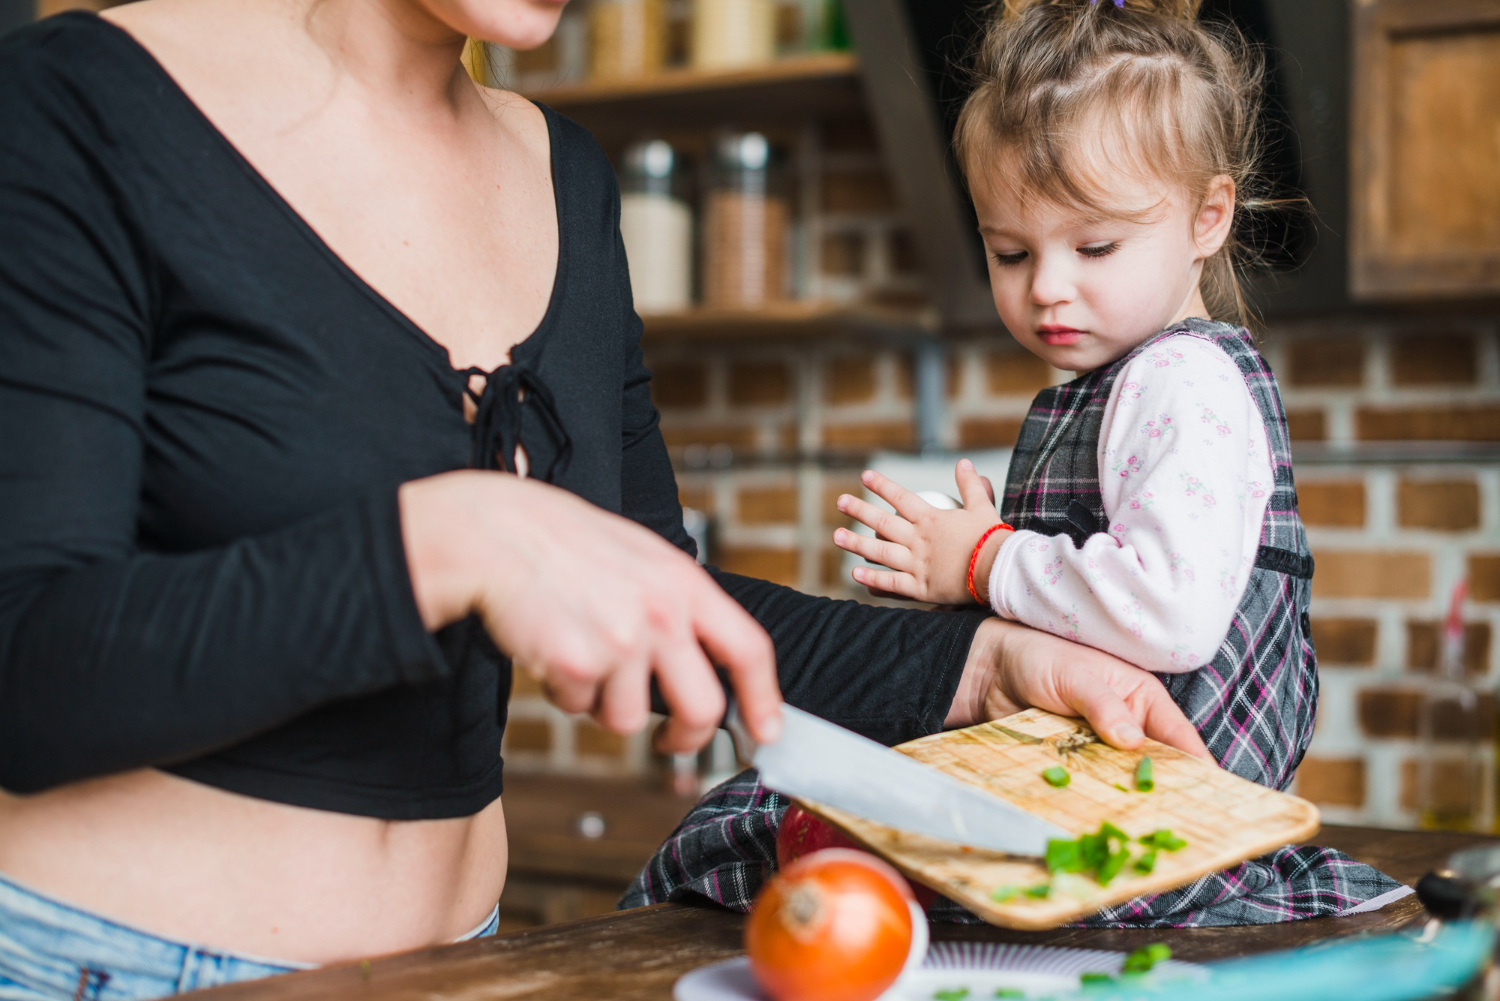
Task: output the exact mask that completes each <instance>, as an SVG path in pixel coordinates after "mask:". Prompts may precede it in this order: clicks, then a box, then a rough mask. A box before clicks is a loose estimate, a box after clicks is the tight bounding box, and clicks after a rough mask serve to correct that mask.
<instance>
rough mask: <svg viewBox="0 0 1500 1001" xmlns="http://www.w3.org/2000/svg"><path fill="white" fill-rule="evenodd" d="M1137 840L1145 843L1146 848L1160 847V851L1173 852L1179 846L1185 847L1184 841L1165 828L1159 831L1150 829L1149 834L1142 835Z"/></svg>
mask: <svg viewBox="0 0 1500 1001" xmlns="http://www.w3.org/2000/svg"><path fill="white" fill-rule="evenodd" d="M1139 840H1140V842H1141V844H1143V845H1145V846H1146V847H1147V848H1160V849H1161V850H1162V851H1167V852H1175V851H1177V850H1178V849H1179V848H1186V847H1187V842H1186V841H1184V840H1183V839H1182V838H1179V837H1178V836H1177V835H1175V834H1173V833H1172V832H1171V831H1170V830H1169V829H1167V828H1162V829H1161V830H1159V831H1152V832H1151V833H1150V834H1146V835H1142V836H1141V838H1140V839H1139Z"/></svg>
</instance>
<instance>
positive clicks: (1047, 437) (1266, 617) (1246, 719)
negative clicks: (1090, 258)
mask: <svg viewBox="0 0 1500 1001" xmlns="http://www.w3.org/2000/svg"><path fill="white" fill-rule="evenodd" d="M1178 334H1188V335H1190V336H1193V337H1198V338H1202V339H1203V340H1206V341H1208V342H1209V343H1211V344H1214V345H1216V346H1218V347H1219V348H1220V349H1222V350H1223V351H1224V352H1225V353H1226V354H1227V355H1229V357H1230V358H1231V359H1232V360H1233V361H1234V363H1235V364H1236V365H1237V366H1238V367H1239V370H1240V372H1241V373H1242V374H1243V375H1244V377H1245V385H1246V386H1247V387H1248V388H1249V390H1250V395H1251V397H1252V398H1253V399H1254V400H1255V403H1256V406H1257V408H1258V409H1259V410H1260V416H1261V419H1262V420H1263V421H1264V422H1265V426H1266V441H1267V444H1268V445H1269V446H1270V449H1271V464H1272V468H1273V469H1274V472H1275V477H1276V482H1275V486H1274V488H1273V490H1272V493H1271V497H1270V499H1269V501H1268V502H1267V504H1266V513H1265V519H1264V522H1263V524H1262V527H1261V548H1260V552H1259V553H1258V554H1257V559H1256V566H1255V568H1254V569H1253V570H1252V571H1251V575H1250V580H1249V582H1248V583H1247V584H1246V587H1245V594H1244V597H1243V598H1242V599H1241V600H1240V604H1239V607H1238V608H1237V609H1236V611H1235V615H1234V620H1233V622H1232V624H1231V625H1230V628H1229V633H1228V635H1227V636H1225V638H1224V642H1223V643H1222V644H1221V645H1220V647H1219V650H1218V653H1217V654H1216V655H1215V657H1214V659H1213V661H1212V662H1210V663H1208V664H1206V665H1204V666H1203V667H1200V668H1197V669H1196V670H1193V671H1188V672H1186V673H1183V674H1163V675H1158V677H1160V678H1161V680H1162V682H1163V683H1164V684H1165V685H1166V686H1167V691H1169V692H1170V693H1171V694H1172V698H1173V699H1174V700H1175V701H1176V702H1177V704H1178V705H1179V706H1180V707H1182V711H1183V712H1184V713H1186V714H1187V717H1188V718H1189V719H1190V720H1192V721H1193V725H1194V726H1196V727H1197V728H1198V734H1199V735H1200V736H1201V737H1202V738H1203V742H1204V743H1205V744H1207V745H1208V749H1209V750H1210V751H1212V752H1213V755H1214V757H1215V758H1217V759H1218V761H1219V763H1220V764H1221V765H1223V766H1224V767H1225V768H1226V769H1227V770H1229V771H1231V772H1234V773H1235V774H1236V775H1239V776H1242V777H1244V778H1247V779H1250V780H1251V781H1252V782H1259V783H1260V784H1262V785H1266V786H1270V787H1272V788H1274V789H1285V788H1286V787H1287V786H1288V785H1289V784H1290V783H1291V781H1292V774H1293V772H1295V770H1296V768H1297V765H1298V763H1299V762H1301V760H1302V755H1303V753H1304V752H1305V751H1306V750H1307V744H1308V741H1310V740H1311V739H1312V732H1313V718H1314V715H1315V713H1316V711H1317V701H1318V675H1317V663H1316V659H1315V657H1314V654H1313V647H1312V638H1311V624H1310V622H1309V620H1308V617H1307V609H1308V603H1309V600H1310V598H1311V578H1312V555H1311V553H1309V552H1308V548H1307V536H1306V533H1304V532H1303V530H1302V520H1301V519H1300V518H1299V517H1298V516H1297V490H1296V487H1295V485H1294V484H1293V482H1292V456H1291V442H1290V439H1289V436H1288V434H1287V428H1286V413H1285V411H1284V410H1283V409H1282V407H1281V394H1280V393H1279V392H1278V391H1277V388H1276V377H1275V376H1274V375H1272V374H1271V370H1270V368H1269V367H1268V366H1267V365H1266V362H1265V359H1264V358H1262V357H1261V355H1260V352H1259V351H1257V350H1256V349H1255V345H1254V343H1253V342H1252V341H1251V339H1250V334H1249V332H1248V331H1246V330H1244V329H1242V328H1239V327H1232V326H1230V325H1228V324H1225V323H1214V322H1211V321H1207V320H1199V319H1190V320H1185V321H1183V322H1182V323H1181V324H1179V325H1177V326H1175V327H1172V328H1171V329H1169V330H1165V331H1163V332H1161V333H1160V334H1157V335H1156V336H1155V337H1153V338H1151V339H1150V340H1148V341H1146V343H1144V344H1142V345H1141V346H1140V347H1138V348H1136V349H1135V350H1134V351H1132V352H1131V353H1130V354H1128V355H1126V356H1125V357H1124V358H1121V359H1120V360H1119V361H1117V362H1114V363H1113V364H1111V365H1106V366H1104V367H1103V368H1099V369H1095V370H1094V371H1092V372H1090V373H1088V374H1087V375H1083V376H1080V377H1079V378H1077V379H1074V380H1073V381H1072V382H1069V383H1065V384H1064V385H1061V386H1053V387H1052V388H1050V389H1044V390H1042V392H1041V393H1039V394H1037V397H1036V399H1035V400H1034V401H1033V402H1032V404H1031V411H1030V412H1029V413H1028V414H1027V415H1026V421H1025V423H1024V424H1023V425H1022V427H1021V434H1020V438H1019V440H1018V441H1017V442H1016V450H1015V453H1014V454H1013V455H1012V456H1011V461H1010V472H1009V474H1008V476H1007V477H1006V483H1005V499H1004V501H1003V503H1002V506H1001V511H1002V514H1003V516H1004V518H1005V520H1006V521H1008V522H1010V523H1011V524H1012V525H1014V526H1016V528H1020V529H1029V530H1031V531H1034V532H1040V533H1042V534H1045V535H1068V536H1070V537H1071V538H1072V539H1073V542H1074V543H1075V544H1076V545H1080V546H1081V545H1082V544H1083V542H1084V540H1085V539H1086V538H1088V536H1090V535H1092V534H1094V533H1096V532H1102V531H1104V530H1105V528H1106V526H1107V525H1108V520H1107V517H1106V513H1105V511H1104V502H1103V500H1102V499H1101V497H1100V494H1099V461H1098V449H1099V437H1100V432H1101V429H1102V426H1103V421H1104V410H1105V405H1106V404H1107V403H1108V402H1109V397H1110V390H1111V389H1112V388H1113V387H1114V384H1115V379H1116V378H1117V377H1118V375H1119V374H1120V371H1121V370H1122V369H1123V368H1124V367H1125V364H1126V363H1127V362H1128V361H1130V360H1131V359H1132V358H1134V357H1135V356H1136V355H1137V354H1140V353H1141V352H1142V351H1145V350H1146V349H1147V348H1148V347H1150V346H1151V345H1153V344H1155V343H1157V342H1158V341H1160V340H1162V339H1163V338H1166V337H1171V336H1173V335H1178Z"/></svg>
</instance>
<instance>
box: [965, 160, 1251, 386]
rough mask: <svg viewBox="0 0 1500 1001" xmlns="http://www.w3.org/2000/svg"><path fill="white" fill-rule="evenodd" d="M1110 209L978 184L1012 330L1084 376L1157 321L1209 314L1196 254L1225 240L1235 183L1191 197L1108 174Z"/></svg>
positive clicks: (993, 268)
mask: <svg viewBox="0 0 1500 1001" xmlns="http://www.w3.org/2000/svg"><path fill="white" fill-rule="evenodd" d="M1110 197H1111V202H1112V204H1113V205H1114V206H1115V208H1116V211H1114V212H1111V213H1110V214H1109V215H1106V216H1102V217H1100V216H1091V215H1090V214H1088V213H1085V212H1083V211H1080V210H1077V209H1071V208H1067V207H1065V206H1060V205H1057V204H1054V203H1052V202H1049V201H1046V200H1043V199H1040V198H1037V197H1036V196H1034V195H1032V196H1026V195H1023V194H1020V193H1018V192H1017V191H1016V190H1015V189H1014V188H1011V187H1009V186H1008V185H1006V184H1004V183H1003V182H1001V183H995V184H988V185H975V189H974V206H975V209H976V210H977V212H978V215H979V231H980V234H981V235H982V236H983V237H984V245H985V251H986V256H987V258H988V260H989V273H990V288H991V290H992V291H993V292H994V296H995V307H996V308H997V309H998V310H999V311H1000V318H1001V319H1002V320H1003V321H1005V326H1006V328H1007V329H1009V330H1010V332H1011V335H1012V336H1013V337H1015V339H1016V340H1017V341H1019V342H1020V343H1021V344H1022V346H1023V347H1025V348H1026V349H1027V350H1029V351H1030V352H1032V353H1033V354H1035V355H1037V356H1038V357H1040V358H1042V359H1044V360H1045V361H1046V362H1047V363H1048V364H1049V365H1051V366H1053V367H1054V368H1060V369H1065V370H1067V371H1071V372H1087V371H1090V370H1092V369H1095V368H1098V367H1099V366H1101V365H1107V364H1109V363H1110V362H1112V361H1114V360H1116V359H1117V358H1120V357H1122V356H1124V355H1126V354H1128V353H1129V352H1130V351H1131V349H1132V348H1134V347H1135V346H1136V345H1138V344H1140V343H1141V342H1143V341H1145V340H1146V339H1147V338H1148V337H1150V336H1151V335H1152V334H1155V333H1156V332H1158V331H1160V330H1161V329H1162V328H1163V327H1166V326H1168V325H1169V324H1172V323H1175V322H1176V321H1178V320H1181V319H1184V318H1186V317H1189V316H1205V317H1206V316H1207V315H1208V311H1207V309H1206V308H1205V306H1204V304H1203V296H1202V294H1201V293H1200V292H1199V290H1198V281H1199V278H1200V276H1201V275H1202V273H1203V262H1204V261H1205V260H1207V259H1208V258H1209V257H1211V256H1213V254H1214V253H1215V252H1216V251H1218V249H1219V248H1220V247H1221V246H1223V244H1224V241H1225V239H1227V238H1228V235H1229V229H1230V224H1231V222H1232V219H1233V213H1234V182H1233V181H1231V180H1230V179H1229V178H1228V177H1220V178H1216V179H1215V180H1214V182H1213V183H1212V184H1211V185H1210V186H1209V191H1208V194H1207V196H1206V197H1205V198H1204V199H1203V200H1202V204H1201V205H1200V204H1198V203H1197V202H1198V200H1197V199H1194V198H1192V197H1191V195H1190V193H1189V192H1187V191H1183V190H1177V189H1174V188H1172V187H1169V186H1167V185H1165V184H1162V183H1160V182H1154V181H1142V180H1132V179H1131V178H1128V177H1125V176H1122V175H1117V176H1116V177H1114V178H1112V179H1111V190H1110Z"/></svg>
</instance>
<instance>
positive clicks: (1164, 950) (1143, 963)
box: [1120, 942, 1172, 973]
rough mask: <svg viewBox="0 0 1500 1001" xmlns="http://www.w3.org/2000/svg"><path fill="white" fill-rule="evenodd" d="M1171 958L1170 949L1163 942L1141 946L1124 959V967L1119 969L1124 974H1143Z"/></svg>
mask: <svg viewBox="0 0 1500 1001" xmlns="http://www.w3.org/2000/svg"><path fill="white" fill-rule="evenodd" d="M1171 958H1172V949H1171V947H1170V946H1168V945H1167V943H1165V942H1152V943H1151V944H1150V945H1143V946H1141V947H1140V948H1139V949H1137V950H1135V951H1134V952H1132V953H1131V954H1130V955H1128V956H1126V957H1125V965H1124V966H1122V967H1120V969H1121V971H1122V972H1125V973H1145V972H1146V971H1147V970H1149V969H1151V968H1152V967H1153V966H1155V965H1156V964H1157V963H1160V962H1162V961H1163V960H1168V959H1171Z"/></svg>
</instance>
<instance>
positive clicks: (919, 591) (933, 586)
mask: <svg viewBox="0 0 1500 1001" xmlns="http://www.w3.org/2000/svg"><path fill="white" fill-rule="evenodd" d="M954 478H955V480H956V481H957V483H958V493H959V497H960V498H962V500H963V504H964V506H963V509H962V510H958V511H942V510H939V509H938V508H935V507H933V506H932V505H931V504H928V503H927V502H926V501H924V500H923V499H922V498H920V497H918V496H917V495H916V494H914V493H912V492H911V491H909V490H907V489H906V488H905V487H903V486H901V485H900V484H899V483H896V482H895V481H893V480H890V479H887V478H886V477H884V476H881V475H880V474H879V473H877V472H875V471H873V470H866V471H865V474H864V476H863V477H862V478H861V479H862V480H863V482H864V484H865V486H866V487H868V488H869V489H870V490H871V491H872V492H873V493H874V494H875V495H876V496H878V497H881V498H883V499H884V500H885V501H887V502H888V503H889V504H890V505H891V507H893V508H895V509H896V512H895V514H892V513H890V512H888V511H882V510H881V509H880V508H878V507H876V506H875V505H874V504H870V503H868V502H867V501H863V500H860V499H859V498H858V497H853V496H850V495H849V494H844V495H842V496H841V497H839V499H838V509H839V510H840V511H842V512H843V513H844V514H846V515H848V516H849V517H851V518H853V519H854V520H855V521H858V522H860V523H861V524H864V525H867V526H869V527H870V528H872V529H874V530H875V535H876V538H873V539H871V538H869V537H868V536H864V535H858V534H856V533H854V532H851V531H848V530H847V529H843V528H840V529H838V530H836V531H835V532H834V533H833V541H834V544H835V545H837V546H838V547H839V548H841V549H846V550H848V551H849V552H851V553H854V554H855V555H856V556H863V557H864V558H865V559H867V560H869V561H871V562H872V563H879V564H881V565H883V566H887V567H890V569H889V570H872V569H870V568H868V567H857V568H855V570H854V579H855V580H857V581H859V583H861V584H863V585H865V586H866V587H867V588H869V589H870V593H871V594H875V595H878V596H881V597H898V598H912V599H914V600H916V601H928V602H932V603H933V604H937V605H972V604H973V601H974V599H973V597H972V596H971V595H970V594H969V583H968V581H969V558H970V557H971V556H972V555H973V553H974V545H975V543H977V542H978V541H979V539H980V537H981V536H982V535H984V533H985V531H986V530H987V529H988V528H990V526H992V525H995V524H997V523H999V521H1000V517H999V515H998V514H997V513H996V511H995V502H994V495H993V493H991V492H990V490H989V489H988V488H987V482H986V480H985V479H984V477H982V476H980V475H979V472H978V470H976V469H975V468H974V464H973V463H972V462H970V461H969V460H968V459H960V460H959V462H958V468H957V469H956V470H955V472H954ZM1009 534H1010V533H1009V532H1008V531H1004V530H1002V531H999V532H995V533H994V534H993V535H991V536H990V538H989V540H988V541H987V542H986V543H985V547H984V552H982V553H981V554H980V559H979V563H978V565H977V566H976V567H975V568H974V587H975V589H976V590H978V591H979V596H980V597H981V598H983V599H985V600H988V597H989V594H988V591H989V576H990V575H989V570H990V567H991V566H993V565H994V562H995V553H996V552H997V551H998V550H999V548H1000V543H1001V542H1002V541H1003V538H1002V537H1003V536H1008V535H1009Z"/></svg>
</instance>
